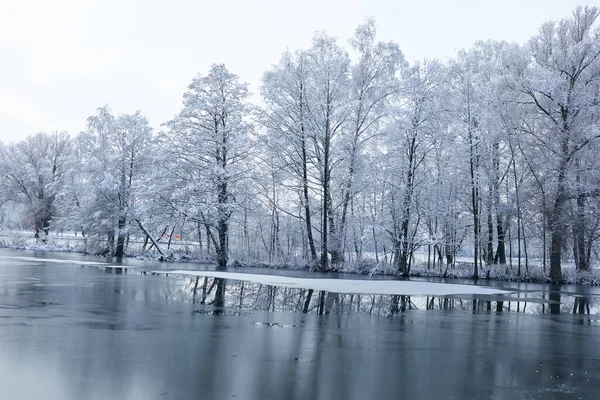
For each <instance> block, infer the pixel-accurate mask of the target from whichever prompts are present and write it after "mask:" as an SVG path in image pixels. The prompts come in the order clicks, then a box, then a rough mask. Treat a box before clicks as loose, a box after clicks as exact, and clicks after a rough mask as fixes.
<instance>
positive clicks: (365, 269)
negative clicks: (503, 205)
mask: <svg viewBox="0 0 600 400" xmlns="http://www.w3.org/2000/svg"><path fill="white" fill-rule="evenodd" d="M0 247H4V248H11V249H16V250H29V251H44V252H61V253H64V252H67V253H79V254H89V253H86V252H85V251H84V249H83V247H81V246H62V245H59V244H56V243H53V244H34V245H30V244H27V245H23V244H16V243H7V242H6V241H4V242H0ZM99 257H101V258H105V257H102V256H99ZM128 258H130V259H138V260H147V261H169V262H175V263H178V262H181V263H194V262H201V263H206V262H214V261H213V260H211V259H210V257H207V256H206V255H205V254H196V253H193V252H192V253H190V252H184V251H173V252H172V253H170V255H169V256H168V257H163V256H161V255H159V254H157V253H155V252H145V253H144V252H136V253H133V254H129V255H128ZM230 265H231V266H233V267H237V268H264V269H279V270H299V271H314V270H315V268H314V266H312V265H310V264H286V263H264V262H245V261H238V260H232V261H231V262H230ZM332 272H339V273H345V274H360V275H389V276H395V275H398V273H397V271H396V270H395V268H394V267H393V266H392V265H391V264H389V263H377V262H375V261H374V260H364V261H362V262H352V263H344V264H343V265H341V266H340V267H338V268H336V269H335V270H334V271H332ZM562 272H563V282H562V283H564V284H577V285H592V286H600V270H599V269H597V268H592V270H591V271H589V272H578V271H576V270H575V267H574V265H572V264H566V265H564V266H563V269H562ZM410 276H412V277H423V278H446V279H448V278H450V279H473V266H472V264H471V263H468V262H464V261H463V262H458V263H457V264H456V265H455V266H450V267H448V268H447V267H446V266H445V265H444V266H443V267H442V268H440V267H439V266H437V267H430V268H428V267H427V263H423V262H417V263H415V265H413V267H412V269H411V273H410ZM479 280H480V281H485V280H494V281H504V282H535V283H551V282H552V281H551V280H550V278H549V277H548V273H547V271H544V268H543V266H542V265H540V264H538V263H530V265H529V266H528V267H527V268H526V267H525V265H524V264H523V265H521V273H520V274H519V273H518V267H517V265H515V264H514V263H513V266H512V267H511V266H510V265H490V266H488V265H484V266H482V267H480V270H479Z"/></svg>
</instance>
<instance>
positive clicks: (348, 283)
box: [154, 270, 514, 296]
mask: <svg viewBox="0 0 600 400" xmlns="http://www.w3.org/2000/svg"><path fill="white" fill-rule="evenodd" d="M154 273H155V274H157V275H163V274H167V273H168V274H169V275H183V276H201V277H213V278H226V279H234V280H239V281H247V282H254V283H260V284H263V285H272V286H282V287H289V288H301V289H314V290H325V291H328V292H334V293H361V294H397V295H406V296H418V295H421V296H450V295H470V294H477V295H497V294H508V293H512V292H514V291H511V290H504V289H496V288H491V287H485V286H477V285H461V284H454V283H435V282H420V281H400V280H381V279H378V280H354V279H327V278H294V277H288V276H279V275H263V274H251V273H250V274H246V273H239V272H223V271H188V270H172V271H154Z"/></svg>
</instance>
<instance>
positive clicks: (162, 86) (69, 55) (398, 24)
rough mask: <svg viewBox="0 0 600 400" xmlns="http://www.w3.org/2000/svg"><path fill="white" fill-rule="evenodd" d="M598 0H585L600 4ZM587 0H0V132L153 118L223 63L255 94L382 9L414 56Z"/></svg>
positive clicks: (447, 49) (504, 33) (516, 35)
mask: <svg viewBox="0 0 600 400" xmlns="http://www.w3.org/2000/svg"><path fill="white" fill-rule="evenodd" d="M599 3H600V0H588V2H587V4H589V5H600V4H599ZM578 4H581V0H579V1H578V0H494V1H491V0H489V1H486V0H429V1H427V0H410V1H409V0H295V1H286V0H211V1H206V0H185V1H184V0H170V1H166V0H164V1H157V0H99V1H89V0H52V1H48V0H0V140H3V141H9V140H18V139H21V138H23V137H25V136H27V135H30V134H33V133H36V132H40V131H44V132H51V131H54V130H67V131H69V132H70V133H71V134H72V135H75V134H77V133H78V132H79V131H81V130H83V129H84V128H85V123H86V118H87V117H88V116H89V115H92V114H94V112H95V110H96V108H97V107H100V106H102V105H104V104H108V105H109V106H110V107H111V108H112V109H113V111H114V112H115V113H116V114H119V113H131V112H134V111H135V110H138V109H139V110H141V111H142V113H144V114H145V115H146V116H147V117H148V119H149V120H150V123H151V124H152V125H153V126H154V127H155V128H157V127H159V125H160V124H161V123H162V122H164V121H166V120H168V119H170V118H171V117H172V116H173V115H174V114H176V113H177V112H178V110H179V107H180V105H181V99H182V94H183V92H184V91H185V89H186V87H187V85H188V83H189V82H190V81H191V79H192V78H193V77H194V76H196V75H197V74H198V73H205V72H207V71H208V69H209V67H210V65H211V64H213V63H225V64H226V65H227V67H228V68H229V69H230V70H231V71H232V72H233V73H236V74H238V75H239V76H240V77H241V79H242V80H244V81H247V82H249V83H250V85H251V91H252V92H255V93H256V92H258V88H259V85H260V80H261V76H262V73H263V71H264V70H265V69H266V68H268V67H269V66H270V65H272V64H275V63H277V61H278V60H279V57H280V55H281V53H282V52H283V51H285V50H286V49H288V48H289V49H291V50H295V49H298V48H305V47H307V46H308V45H309V44H310V41H311V38H312V36H313V33H314V32H315V31H317V30H325V31H326V32H327V33H329V34H330V35H332V36H336V37H338V38H339V39H340V43H342V44H344V45H345V43H346V40H347V39H348V38H349V37H351V36H352V34H353V32H354V29H355V28H356V26H357V25H359V24H360V23H361V22H362V21H363V20H364V19H365V17H367V16H370V15H371V16H373V17H375V20H376V22H377V26H378V36H379V38H380V39H381V40H385V41H389V40H393V41H395V42H397V43H398V44H399V45H400V48H401V49H402V51H403V52H404V54H405V56H406V57H407V59H408V60H409V61H411V62H412V61H415V60H418V59H422V58H426V57H427V58H436V57H437V58H442V59H443V58H446V57H452V56H453V54H454V53H455V52H456V50H459V49H461V48H468V47H470V46H471V45H472V44H473V43H474V42H475V41H477V40H484V39H497V40H507V41H516V42H518V43H524V42H525V41H526V40H527V39H528V38H529V37H531V36H532V35H534V34H535V33H536V32H537V30H538V28H539V26H540V25H541V24H542V23H543V22H545V21H550V20H559V19H561V18H564V17H567V16H569V15H570V14H571V12H572V10H574V9H575V7H576V6H577V5H578Z"/></svg>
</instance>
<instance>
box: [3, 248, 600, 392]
mask: <svg viewBox="0 0 600 400" xmlns="http://www.w3.org/2000/svg"><path fill="white" fill-rule="evenodd" d="M7 256H8V257H35V258H44V257H46V258H51V259H55V260H56V259H61V258H64V259H65V262H64V263H61V262H43V261H39V260H38V261H36V260H31V259H27V260H25V259H19V258H1V257H7ZM69 260H77V261H85V260H87V261H96V262H104V261H103V260H102V259H98V258H87V257H82V256H78V255H63V254H52V255H48V254H45V253H35V254H34V253H30V252H17V251H10V250H0V382H1V384H0V398H2V399H29V398H38V399H229V398H240V399H365V398H369V399H388V398H407V399H417V398H418V399H511V400H512V399H596V398H600V330H599V329H600V316H598V315H597V309H598V307H597V304H598V301H597V299H598V295H600V293H599V292H598V290H597V288H589V287H586V288H578V287H572V286H571V287H568V286H563V287H552V286H548V285H532V284H502V283H489V284H490V285H493V286H497V287H506V288H509V289H516V290H517V292H516V293H514V294H510V295H508V296H505V297H493V296H483V297H478V296H462V297H439V298H437V297H436V298H432V297H419V296H412V297H410V298H406V297H404V296H397V297H395V298H394V297H393V296H368V295H361V296H359V295H358V294H355V295H350V294H347V295H344V296H337V297H336V295H335V294H329V293H327V294H324V296H323V297H324V299H325V300H327V299H329V298H330V299H333V300H331V301H329V300H327V301H329V303H331V304H329V306H327V307H325V308H326V310H325V312H323V315H319V313H318V311H319V307H318V300H319V293H318V292H317V291H315V293H314V294H313V298H312V301H311V303H310V310H309V312H308V313H302V312H301V311H302V308H303V306H304V304H303V300H305V299H306V296H307V292H306V291H304V292H301V289H292V288H283V287H280V288H277V287H272V286H265V285H262V286H261V285H258V284H251V283H247V282H246V283H244V284H243V285H242V283H241V282H239V281H227V283H226V285H225V295H224V296H225V308H223V309H220V308H219V309H217V308H215V307H213V306H212V305H209V303H211V301H214V296H215V292H216V289H215V288H213V290H212V291H211V292H210V293H208V294H206V296H204V298H203V296H202V294H201V293H202V285H203V282H204V280H203V278H200V280H199V285H198V286H197V287H196V286H195V281H194V279H191V278H186V277H179V276H172V275H170V276H169V277H165V276H152V275H150V274H147V275H143V274H142V273H141V271H152V270H156V269H161V268H163V269H164V268H165V266H164V265H159V264H156V263H149V262H146V263H136V262H132V261H130V262H128V264H127V266H128V268H129V269H128V270H127V271H126V273H125V271H124V270H121V271H120V272H121V273H115V272H116V271H115V270H114V269H112V270H111V269H109V270H108V272H107V271H105V270H104V269H101V268H97V267H92V266H85V265H81V264H72V263H71V262H69ZM83 264H85V263H83ZM111 265H112V264H111ZM131 267H139V268H140V269H139V270H138V269H131ZM167 267H169V266H168V265H167ZM177 268H181V265H178V266H177ZM188 268H189V269H193V268H194V266H193V265H190V266H188ZM284 274H285V273H284ZM291 275H294V276H303V275H302V274H299V273H298V272H294V273H292V274H291ZM304 276H309V275H304ZM340 278H342V279H343V277H340ZM212 283H213V281H212V280H211V279H210V278H209V279H207V288H206V291H207V292H208V289H209V288H210V286H212ZM470 284H472V282H471V283H470ZM194 287H196V294H195V295H194V293H193V288H194ZM534 299H537V300H534ZM578 299H585V301H586V305H588V306H589V310H590V313H589V314H587V309H586V307H584V308H583V311H584V313H583V314H580V313H577V314H573V313H572V311H573V306H574V305H576V302H578V301H580V300H578ZM202 300H204V303H205V304H200V303H201V302H202ZM240 300H241V302H240ZM395 300H396V301H397V304H398V305H399V306H400V307H398V308H397V309H394V307H393V305H394V301H395ZM517 300H518V301H517ZM522 300H527V302H525V301H522ZM498 302H500V310H501V311H496V310H497V309H499V308H498ZM432 303H433V306H432V307H428V305H429V304H432ZM526 303H527V306H526V309H525V312H523V306H524V305H525V304H526ZM403 304H404V305H405V307H404V308H402V305H403ZM509 304H510V310H509ZM517 304H518V306H519V312H517ZM551 306H552V308H551ZM575 308H576V311H577V312H579V308H578V307H575ZM267 310H270V311H267ZM272 310H275V311H272ZM402 310H404V311H402ZM488 310H491V311H488ZM215 311H218V312H215ZM390 311H393V312H390ZM551 312H552V313H551Z"/></svg>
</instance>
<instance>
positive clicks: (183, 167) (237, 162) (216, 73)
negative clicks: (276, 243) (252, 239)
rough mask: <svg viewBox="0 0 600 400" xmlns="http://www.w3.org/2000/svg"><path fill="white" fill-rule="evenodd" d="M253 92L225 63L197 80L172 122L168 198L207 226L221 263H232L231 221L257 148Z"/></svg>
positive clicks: (212, 68)
mask: <svg viewBox="0 0 600 400" xmlns="http://www.w3.org/2000/svg"><path fill="white" fill-rule="evenodd" d="M248 95H249V94H248V88H247V85H246V84H245V83H241V82H240V81H239V78H238V77H237V75H234V74H232V73H231V72H229V71H228V70H227V68H226V67H225V66H224V65H222V64H216V65H213V66H212V67H211V69H210V71H209V72H208V74H207V75H199V76H198V77H196V78H194V79H193V80H192V83H191V84H190V85H189V87H188V91H187V92H186V93H185V94H184V97H183V108H182V110H181V111H180V113H179V114H178V115H177V116H176V117H175V118H174V119H173V120H171V121H170V122H169V123H168V127H169V129H170V132H169V139H170V144H171V146H172V149H171V154H172V161H171V163H170V164H171V167H170V168H169V170H170V171H169V172H168V173H167V174H165V175H168V177H169V180H170V181H171V184H172V186H171V187H172V190H171V191H170V193H168V194H163V195H162V196H163V199H164V200H165V201H166V202H167V203H168V204H170V205H171V207H172V208H174V209H175V210H177V212H179V213H181V214H182V215H184V216H186V217H188V218H190V219H191V220H193V221H195V222H200V223H201V224H203V225H205V226H206V228H207V234H208V235H209V237H210V240H211V242H212V243H213V245H214V247H215V249H216V251H217V261H218V265H219V267H221V268H225V266H226V265H227V261H228V237H229V223H230V218H231V216H232V213H233V212H234V211H235V209H236V203H237V201H236V200H237V197H238V190H239V189H240V187H241V185H240V181H242V180H243V179H245V178H246V177H247V176H248V168H249V167H250V165H251V163H248V162H247V161H249V160H250V155H251V154H252V151H251V149H252V147H253V142H254V138H253V127H252V124H251V122H250V121H249V119H248V117H249V112H250V106H249V103H248Z"/></svg>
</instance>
